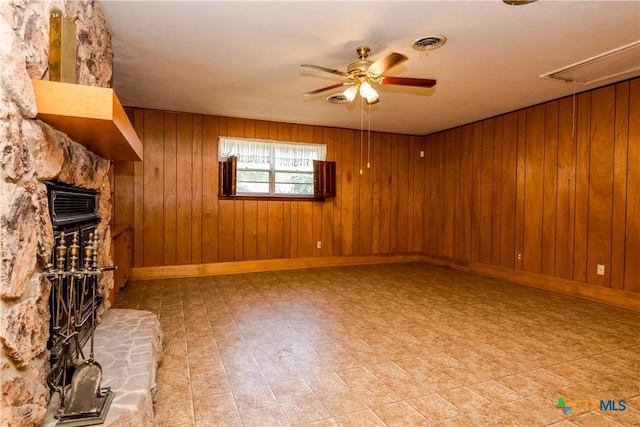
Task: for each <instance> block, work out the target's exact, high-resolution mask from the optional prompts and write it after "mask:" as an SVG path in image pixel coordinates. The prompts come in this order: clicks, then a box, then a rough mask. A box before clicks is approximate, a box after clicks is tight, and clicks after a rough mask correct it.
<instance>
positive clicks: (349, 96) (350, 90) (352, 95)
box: [342, 85, 358, 102]
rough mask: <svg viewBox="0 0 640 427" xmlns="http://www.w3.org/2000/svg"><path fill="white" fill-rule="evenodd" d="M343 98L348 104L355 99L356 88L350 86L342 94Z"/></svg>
mask: <svg viewBox="0 0 640 427" xmlns="http://www.w3.org/2000/svg"><path fill="white" fill-rule="evenodd" d="M342 94H343V95H344V97H345V98H347V99H348V100H349V102H351V101H353V100H354V99H356V95H357V94H358V86H356V85H351V86H349V87H348V88H346V89H345V90H344V92H342Z"/></svg>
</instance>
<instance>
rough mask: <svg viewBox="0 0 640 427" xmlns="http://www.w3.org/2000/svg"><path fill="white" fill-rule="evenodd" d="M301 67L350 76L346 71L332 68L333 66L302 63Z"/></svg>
mask: <svg viewBox="0 0 640 427" xmlns="http://www.w3.org/2000/svg"><path fill="white" fill-rule="evenodd" d="M300 68H304V69H307V70H311V71H322V72H324V73H331V74H337V75H339V76H343V77H347V76H348V74H347V73H345V72H344V71H340V70H332V69H331V68H327V67H321V66H319V65H311V64H302V65H300Z"/></svg>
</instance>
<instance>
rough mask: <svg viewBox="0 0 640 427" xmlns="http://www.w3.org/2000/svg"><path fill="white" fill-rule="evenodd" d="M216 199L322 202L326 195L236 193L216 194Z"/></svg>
mask: <svg viewBox="0 0 640 427" xmlns="http://www.w3.org/2000/svg"><path fill="white" fill-rule="evenodd" d="M218 200H267V201H269V200H270V201H278V202H324V201H325V200H326V197H314V196H270V195H269V196H258V195H248V194H237V195H235V196H218Z"/></svg>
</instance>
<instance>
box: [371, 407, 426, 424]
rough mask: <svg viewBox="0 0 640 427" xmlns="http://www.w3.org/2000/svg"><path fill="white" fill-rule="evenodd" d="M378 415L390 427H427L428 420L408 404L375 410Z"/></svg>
mask: <svg viewBox="0 0 640 427" xmlns="http://www.w3.org/2000/svg"><path fill="white" fill-rule="evenodd" d="M373 411H374V412H375V413H376V415H377V416H378V417H379V418H380V419H381V420H382V421H383V422H384V423H385V424H386V425H387V426H389V427H393V426H398V427H403V426H426V425H427V419H426V418H424V417H423V416H422V415H420V413H419V412H418V411H416V410H415V408H413V407H412V406H411V405H409V404H408V403H407V402H396V403H390V404H388V405H384V406H381V407H378V408H373Z"/></svg>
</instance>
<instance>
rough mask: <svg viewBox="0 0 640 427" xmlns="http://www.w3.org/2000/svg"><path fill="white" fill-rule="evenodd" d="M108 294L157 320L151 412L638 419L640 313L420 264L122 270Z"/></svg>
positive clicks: (499, 422) (235, 421) (212, 420)
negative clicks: (117, 287)
mask: <svg viewBox="0 0 640 427" xmlns="http://www.w3.org/2000/svg"><path fill="white" fill-rule="evenodd" d="M116 306H117V307H118V308H137V309H144V310H150V311H152V312H154V313H157V314H158V316H159V319H160V322H161V324H162V327H163V330H164V334H165V338H164V346H165V357H164V360H163V362H162V364H161V365H160V368H159V370H158V376H157V382H158V393H157V396H156V422H157V425H159V426H269V427H271V426H289V425H310V426H311V425H312V426H337V425H340V426H358V427H360V426H385V425H387V426H414V425H416V426H417V425H429V426H465V427H467V426H475V425H480V426H538V425H539V426H545V425H557V426H563V427H564V426H574V425H576V426H609V425H611V426H615V425H626V426H640V313H637V312H632V311H628V310H623V309H617V308H614V307H609V306H606V305H601V304H597V303H592V302H588V301H584V300H580V299H575V298H570V297H564V296H560V295H556V294H553V293H549V292H544V291H540V290H536V289H532V288H527V287H522V286H518V285H513V284H509V283H505V282H501V281H497V280H492V279H488V278H483V277H479V276H473V275H468V274H465V273H462V272H457V271H453V270H448V269H443V268H439V267H433V266H429V265H426V264H393V265H381V266H358V267H340V268H325V269H310V270H298V271H286V272H268V273H252V274H242V275H230V276H218V277H207V278H191V279H180V280H177V279H172V280H156V281H140V282H131V283H130V284H129V285H127V287H126V288H125V290H124V291H123V292H121V293H120V295H119V296H118V299H117V302H116ZM560 397H562V398H563V399H564V401H565V405H566V406H572V409H571V410H569V412H568V413H567V414H566V415H565V414H563V410H562V409H558V408H556V407H555V406H556V404H557V403H558V399H559V398H560ZM601 399H603V400H605V401H609V400H614V401H615V404H616V406H615V408H616V409H622V405H620V403H619V402H618V401H620V400H624V408H626V409H625V410H624V411H612V410H600V408H599V407H597V406H598V405H599V402H600V400H601ZM593 402H595V405H596V407H592V405H593V404H594V403H593ZM608 408H609V409H611V408H612V407H611V406H609V407H608Z"/></svg>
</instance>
